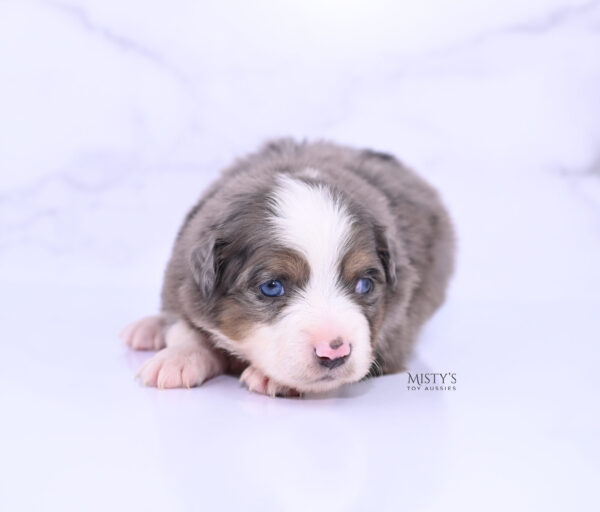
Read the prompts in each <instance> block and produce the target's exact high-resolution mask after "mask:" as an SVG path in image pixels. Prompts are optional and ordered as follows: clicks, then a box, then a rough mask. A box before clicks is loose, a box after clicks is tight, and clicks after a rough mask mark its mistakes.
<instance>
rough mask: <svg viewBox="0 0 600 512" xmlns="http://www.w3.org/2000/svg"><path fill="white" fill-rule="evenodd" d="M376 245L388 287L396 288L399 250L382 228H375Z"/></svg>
mask: <svg viewBox="0 0 600 512" xmlns="http://www.w3.org/2000/svg"><path fill="white" fill-rule="evenodd" d="M375 243H376V246H377V255H378V256H379V259H380V260H381V263H382V265H383V268H384V270H385V279H386V281H387V283H388V285H390V286H391V287H395V286H396V283H397V282H398V270H397V266H398V263H397V260H398V250H397V248H396V244H395V243H394V241H393V240H392V239H391V238H390V237H389V236H388V234H387V233H386V230H385V229H384V228H383V227H381V226H377V227H376V228H375Z"/></svg>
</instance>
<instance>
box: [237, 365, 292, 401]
mask: <svg viewBox="0 0 600 512" xmlns="http://www.w3.org/2000/svg"><path fill="white" fill-rule="evenodd" d="M240 382H242V383H244V384H245V385H246V386H247V387H248V389H249V390H250V391H253V392H254V393H261V394H263V395H270V396H282V397H283V396H294V397H298V396H300V393H298V391H296V390H295V389H293V388H290V387H288V386H284V385H283V384H280V383H279V382H277V381H275V380H273V379H271V378H270V377H267V376H266V375H265V374H264V373H263V372H261V371H260V370H259V369H258V368H255V367H254V366H248V368H246V369H245V370H244V371H243V372H242V375H240Z"/></svg>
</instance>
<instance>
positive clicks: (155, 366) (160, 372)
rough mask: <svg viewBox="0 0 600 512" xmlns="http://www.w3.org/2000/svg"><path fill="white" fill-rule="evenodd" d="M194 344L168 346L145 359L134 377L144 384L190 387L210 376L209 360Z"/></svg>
mask: <svg viewBox="0 0 600 512" xmlns="http://www.w3.org/2000/svg"><path fill="white" fill-rule="evenodd" d="M204 356H205V354H204V353H203V352H202V351H199V350H198V349H197V347H195V346H189V347H185V346H184V347H182V346H179V347H169V348H165V349H164V350H161V351H160V352H159V353H158V354H156V355H155V356H154V357H152V358H151V359H149V360H148V361H146V363H145V364H144V365H143V366H142V367H141V368H140V371H139V372H138V373H137V375H136V377H137V378H139V379H140V381H141V382H142V384H143V385H144V386H152V387H157V388H161V389H164V388H191V387H193V386H198V385H200V384H202V383H203V382H204V381H205V380H206V379H208V378H209V377H210V376H211V372H210V370H211V367H210V361H206V360H205V357H204Z"/></svg>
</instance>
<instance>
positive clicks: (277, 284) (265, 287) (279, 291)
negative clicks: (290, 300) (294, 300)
mask: <svg viewBox="0 0 600 512" xmlns="http://www.w3.org/2000/svg"><path fill="white" fill-rule="evenodd" d="M260 291H261V292H262V294H263V295H266V296H267V297H279V296H281V295H283V294H284V291H285V290H284V289H283V284H282V283H281V281H277V280H276V279H271V280H270V281H267V282H266V283H263V284H261V285H260Z"/></svg>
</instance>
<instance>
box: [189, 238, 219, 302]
mask: <svg viewBox="0 0 600 512" xmlns="http://www.w3.org/2000/svg"><path fill="white" fill-rule="evenodd" d="M216 245H217V244H216V240H215V237H214V235H212V234H209V235H206V236H205V237H203V240H202V241H201V242H200V243H199V244H198V245H197V246H196V247H195V248H194V249H193V250H192V253H191V256H190V266H191V268H192V274H193V276H194V281H196V285H197V286H198V288H199V289H200V292H201V293H202V295H203V296H204V298H205V299H208V298H210V296H211V295H212V293H213V290H214V289H215V284H216V281H217V264H218V262H217V258H216V255H215V249H216Z"/></svg>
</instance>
